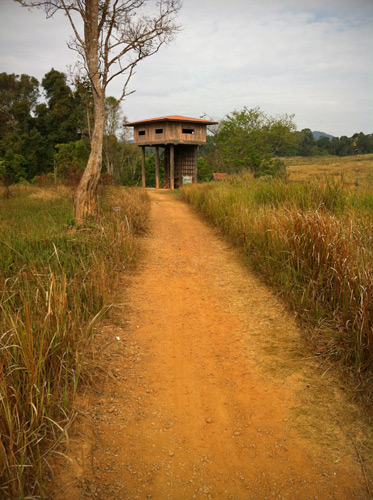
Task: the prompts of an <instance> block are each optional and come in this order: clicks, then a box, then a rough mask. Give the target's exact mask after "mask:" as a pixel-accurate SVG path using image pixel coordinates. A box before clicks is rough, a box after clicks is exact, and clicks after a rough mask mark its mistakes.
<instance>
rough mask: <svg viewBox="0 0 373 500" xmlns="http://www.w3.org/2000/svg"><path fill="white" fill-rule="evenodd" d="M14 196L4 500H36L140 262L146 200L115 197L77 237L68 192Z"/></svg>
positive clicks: (1, 384) (4, 325)
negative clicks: (127, 277)
mask: <svg viewBox="0 0 373 500" xmlns="http://www.w3.org/2000/svg"><path fill="white" fill-rule="evenodd" d="M12 193H13V197H12V198H11V199H4V198H2V199H1V198H0V214H1V216H0V234H1V237H0V328H1V337H0V349H1V358H0V435H1V439H0V497H2V498H26V497H27V498H30V497H33V498H34V497H38V495H41V494H42V491H43V482H42V472H43V470H45V466H46V462H47V461H48V456H49V455H50V452H51V451H52V450H53V449H54V448H55V446H56V444H58V441H59V439H61V436H63V435H64V429H65V428H66V426H68V424H69V420H70V410H71V401H72V398H73V394H74V391H75V390H76V388H77V385H78V383H79V380H80V379H81V377H82V375H84V367H85V358H84V355H85V351H86V347H87V345H88V344H89V340H90V338H91V333H92V329H93V327H94V325H95V323H96V322H97V321H98V320H99V319H100V317H102V316H103V315H105V314H106V313H107V312H108V310H109V309H110V300H111V298H112V296H113V289H114V287H115V283H116V280H117V279H118V276H119V275H120V273H118V271H120V270H123V269H124V268H125V267H126V266H128V265H129V264H130V262H131V261H132V260H133V259H134V257H135V253H136V249H137V245H136V235H137V234H138V233H140V232H142V231H144V230H145V228H146V225H147V213H148V199H147V197H146V194H144V192H143V191H142V190H137V189H134V188H133V189H125V188H110V189H108V191H107V192H106V194H105V196H104V197H103V198H102V200H101V203H100V206H101V213H100V215H99V217H98V219H97V220H95V221H94V222H91V223H90V224H87V225H86V226H84V227H82V228H76V227H74V226H73V225H72V223H73V218H72V192H71V191H70V190H68V189H67V188H64V187H59V188H50V189H40V188H39V189H38V188H32V187H22V186H20V187H13V188H12ZM113 207H114V208H113Z"/></svg>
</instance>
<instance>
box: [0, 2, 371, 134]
mask: <svg viewBox="0 0 373 500" xmlns="http://www.w3.org/2000/svg"><path fill="white" fill-rule="evenodd" d="M179 22H180V23H181V24H182V25H183V28H184V29H183V31H182V32H181V33H180V34H179V35H178V37H177V39H176V40H175V42H174V43H173V44H172V45H170V46H167V47H163V48H162V49H161V51H160V52H159V53H158V54H156V55H154V56H152V57H151V58H149V59H147V60H144V61H143V62H142V63H140V64H139V65H138V67H137V73H136V75H135V76H134V77H133V79H132V81H131V84H130V88H131V89H133V90H136V92H135V93H134V94H132V95H131V96H129V97H128V98H127V100H126V101H125V102H124V104H123V111H124V113H125V115H126V116H127V117H128V119H129V120H130V121H135V120H140V119H143V118H153V117H157V116H164V115H174V114H180V115H185V116H192V117H200V116H202V115H204V114H206V115H207V116H208V117H211V118H213V119H216V120H220V119H221V118H223V117H224V115H226V114H227V113H229V112H231V111H234V110H239V109H241V108H242V107H243V106H247V107H249V108H252V107H256V106H259V107H260V108H261V109H262V110H263V111H264V112H266V113H267V114H269V115H272V116H277V115H281V114H283V113H287V114H294V115H295V118H294V121H295V123H296V125H297V128H298V130H301V129H302V128H306V127H308V128H311V129H312V130H320V131H323V132H327V133H330V134H332V135H336V136H341V135H347V136H351V135H352V134H353V133H355V132H364V133H373V0H184V5H183V8H182V10H181V12H180V15H179ZM69 36H70V27H69V24H68V22H67V20H66V18H64V17H63V16H57V17H56V18H55V19H49V20H46V19H45V14H44V13H43V12H42V11H37V10H35V9H33V10H32V11H31V12H30V11H28V10H27V9H24V8H22V7H20V6H19V5H17V4H16V3H15V2H14V1H13V0H0V72H4V71H5V72H7V73H16V74H21V73H26V74H29V75H32V76H35V77H36V78H38V79H39V81H41V79H42V78H43V76H44V74H45V73H47V72H48V71H49V70H50V69H51V68H52V67H54V68H55V69H57V70H59V71H64V72H66V71H67V68H68V66H69V65H72V64H74V61H75V60H76V53H75V52H72V51H71V50H69V49H68V48H67V45H66V41H67V40H68V39H69ZM120 83H121V81H120V79H117V80H116V83H115V84H114V85H113V86H112V87H111V88H110V92H109V93H110V94H111V95H114V96H117V97H119V88H120Z"/></svg>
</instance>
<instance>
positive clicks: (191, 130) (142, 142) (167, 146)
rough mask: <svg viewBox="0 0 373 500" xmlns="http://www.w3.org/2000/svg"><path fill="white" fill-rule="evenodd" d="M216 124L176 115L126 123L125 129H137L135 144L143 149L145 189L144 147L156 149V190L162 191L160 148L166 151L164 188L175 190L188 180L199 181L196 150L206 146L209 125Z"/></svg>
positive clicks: (135, 131)
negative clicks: (160, 189)
mask: <svg viewBox="0 0 373 500" xmlns="http://www.w3.org/2000/svg"><path fill="white" fill-rule="evenodd" d="M216 123H217V122H212V121H209V120H202V119H200V118H188V117H186V116H177V115H175V116H163V117H159V118H151V119H148V120H142V121H138V122H131V123H126V124H125V126H126V127H134V144H135V145H136V146H140V147H141V149H142V185H143V187H146V178H145V147H154V148H155V179H156V181H155V184H156V186H155V187H156V189H159V188H160V173H159V167H160V161H159V158H160V155H159V148H161V147H162V148H164V169H165V186H164V187H166V188H169V189H175V187H176V188H177V187H181V186H182V185H183V182H184V181H186V180H188V181H191V182H197V149H198V146H202V145H203V144H205V143H206V127H207V125H214V124H216Z"/></svg>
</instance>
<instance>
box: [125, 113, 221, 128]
mask: <svg viewBox="0 0 373 500" xmlns="http://www.w3.org/2000/svg"><path fill="white" fill-rule="evenodd" d="M167 121H170V122H191V123H203V124H205V125H215V124H216V123H218V122H213V121H210V120H202V119H201V118H190V117H188V116H180V115H171V116H159V117H158V118H148V119H147V120H139V121H137V122H131V123H125V124H124V125H125V126H126V127H132V126H133V125H140V124H141V123H150V122H167Z"/></svg>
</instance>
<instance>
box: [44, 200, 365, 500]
mask: <svg viewBox="0 0 373 500" xmlns="http://www.w3.org/2000/svg"><path fill="white" fill-rule="evenodd" d="M150 196H151V199H152V214H151V219H152V230H151V233H150V235H149V236H148V237H146V238H145V239H144V246H145V247H146V248H145V257H144V259H143V261H142V264H141V265H140V269H138V270H137V271H136V273H134V275H133V276H132V277H131V278H130V279H129V283H128V278H126V281H125V282H124V283H123V287H124V289H125V290H127V289H128V287H129V292H128V293H127V292H126V297H125V298H124V301H125V303H124V304H122V305H121V306H120V308H119V309H118V310H117V312H116V313H115V315H114V319H112V320H111V322H110V323H109V322H108V323H107V324H106V325H105V324H104V325H103V326H102V328H101V332H100V334H99V335H98V336H97V339H96V349H97V351H96V352H97V354H96V356H97V360H98V362H101V364H102V366H103V371H104V372H106V375H102V376H101V381H100V380H99V381H97V383H95V384H93V386H91V387H90V388H89V389H88V390H87V392H86V393H85V394H84V395H82V396H80V400H79V401H78V405H79V407H80V413H81V416H80V417H79V419H78V422H77V424H76V425H75V428H74V434H73V435H72V437H70V443H69V445H68V450H67V454H68V455H69V462H68V463H67V465H62V466H60V467H59V468H57V473H56V476H55V479H54V481H53V488H54V493H53V494H52V493H51V495H50V497H51V498H56V499H69V500H70V499H71V500H74V499H78V498H99V499H131V500H132V499H149V498H153V499H157V500H165V499H172V500H184V499H188V500H189V499H193V498H196V499H205V498H211V499H219V500H221V499H239V500H243V499H253V500H257V499H259V500H261V499H267V498H268V499H272V498H276V499H279V500H280V499H320V500H321V499H346V500H347V499H365V498H369V496H368V492H367V488H366V483H365V480H364V477H363V473H362V468H361V463H359V460H358V458H357V454H356V449H355V446H354V444H353V442H352V441H351V440H349V438H348V434H347V432H348V431H352V430H353V432H354V441H355V444H359V443H360V441H359V439H360V437H359V435H358V434H356V421H355V422H354V419H356V418H358V416H357V413H356V411H357V410H354V408H353V407H349V405H348V403H347V402H346V401H345V400H344V396H343V393H341V392H339V391H338V390H337V389H335V388H333V387H334V386H333V385H331V381H330V380H329V373H326V374H325V373H324V375H323V377H322V378H321V376H320V371H319V370H320V368H317V369H315V367H314V365H313V363H314V361H313V360H312V359H308V360H307V359H306V360H305V359H304V356H305V354H304V352H302V351H301V349H302V347H300V346H301V343H300V342H299V336H300V332H299V330H298V329H297V327H296V325H295V322H294V320H293V319H292V318H291V317H290V316H289V314H287V313H286V312H285V310H284V307H283V306H282V304H281V303H280V302H279V301H278V300H277V299H276V298H275V297H274V295H273V294H272V293H271V292H270V291H269V290H268V289H267V288H266V287H265V286H264V285H263V284H261V283H260V281H258V280H257V279H256V278H255V277H253V276H252V275H250V274H249V273H248V271H247V270H246V269H245V268H244V267H243V266H242V264H240V262H239V260H238V258H237V253H236V251H235V250H234V249H232V248H229V246H228V245H227V244H226V243H224V242H223V241H222V240H221V239H220V238H218V237H217V236H216V235H215V234H214V232H213V230H211V229H210V228H209V227H208V226H206V224H204V223H203V222H202V221H201V220H200V219H199V217H198V216H196V215H195V214H194V213H193V211H192V209H190V208H189V207H188V206H186V205H184V204H183V203H182V202H180V201H178V200H177V199H176V198H175V197H174V196H173V195H171V194H169V193H164V192H159V193H158V192H155V191H150ZM113 322H114V324H113ZM362 432H363V430H362ZM361 439H362V436H361ZM65 464H66V462H65ZM56 491H57V493H56Z"/></svg>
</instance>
